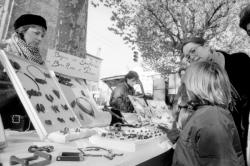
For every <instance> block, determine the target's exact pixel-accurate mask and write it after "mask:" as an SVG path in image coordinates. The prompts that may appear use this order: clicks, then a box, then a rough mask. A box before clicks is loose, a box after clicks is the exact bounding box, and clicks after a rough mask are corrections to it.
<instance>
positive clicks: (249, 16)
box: [239, 4, 250, 165]
mask: <svg viewBox="0 0 250 166" xmlns="http://www.w3.org/2000/svg"><path fill="white" fill-rule="evenodd" d="M239 17H240V23H239V26H240V28H242V29H243V30H245V31H246V33H247V35H248V36H250V4H248V5H246V6H245V7H244V8H243V9H242V10H241V12H240V15H239ZM248 134H249V127H248ZM248 140H250V137H249V136H248ZM247 163H248V165H250V145H249V141H248V145H247Z"/></svg>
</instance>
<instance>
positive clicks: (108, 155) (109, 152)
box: [78, 146, 123, 160]
mask: <svg viewBox="0 0 250 166" xmlns="http://www.w3.org/2000/svg"><path fill="white" fill-rule="evenodd" d="M78 150H79V151H80V152H81V153H82V155H83V156H86V157H105V158H107V159H109V160H113V159H114V158H115V157H116V156H122V155H123V153H114V152H113V151H112V150H111V149H105V148H102V147H97V146H89V147H86V148H78ZM100 151H103V152H104V153H101V154H100V153H96V154H95V153H86V152H100ZM105 152H106V154H105Z"/></svg>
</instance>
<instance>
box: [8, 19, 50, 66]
mask: <svg viewBox="0 0 250 166" xmlns="http://www.w3.org/2000/svg"><path fill="white" fill-rule="evenodd" d="M14 29H15V32H14V33H13V34H12V36H11V38H10V39H8V40H7V41H6V42H7V47H6V48H5V51H7V52H12V53H14V54H15V55H18V56H21V57H23V58H25V59H28V60H30V61H33V62H35V63H38V64H44V61H43V59H42V56H41V55H40V52H39V44H40V43H41V41H42V39H43V37H44V36H45V33H46V31H47V25H46V20H45V19H44V18H43V17H41V16H39V15H34V14H24V15H21V16H20V17H19V18H18V19H17V20H16V21H15V23H14Z"/></svg>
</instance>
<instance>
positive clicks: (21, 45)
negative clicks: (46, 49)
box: [11, 33, 44, 65]
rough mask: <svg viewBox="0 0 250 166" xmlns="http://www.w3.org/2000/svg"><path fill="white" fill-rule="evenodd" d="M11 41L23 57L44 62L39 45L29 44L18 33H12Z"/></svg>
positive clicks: (39, 62)
mask: <svg viewBox="0 0 250 166" xmlns="http://www.w3.org/2000/svg"><path fill="white" fill-rule="evenodd" d="M11 41H12V42H13V44H14V46H15V47H16V49H17V50H18V52H19V55H20V56H21V57H24V58H25V59H28V60H29V61H33V62H35V63H38V64H40V65H42V64H44V61H43V59H42V56H41V55H40V53H39V49H38V48H37V47H33V46H30V45H28V44H27V43H26V42H25V41H24V40H22V39H20V37H18V35H17V34H16V33H14V34H13V35H12V37H11Z"/></svg>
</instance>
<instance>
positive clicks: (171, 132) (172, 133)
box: [158, 123, 180, 144]
mask: <svg viewBox="0 0 250 166" xmlns="http://www.w3.org/2000/svg"><path fill="white" fill-rule="evenodd" d="M158 128H159V129H160V130H162V131H163V132H164V133H166V134H167V137H168V139H169V140H170V141H171V142H172V143H173V144H174V143H176V141H177V140H178V138H179V135H180V131H179V130H178V129H177V126H176V123H173V127H172V129H169V128H167V127H165V126H162V125H158Z"/></svg>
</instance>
